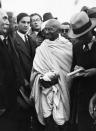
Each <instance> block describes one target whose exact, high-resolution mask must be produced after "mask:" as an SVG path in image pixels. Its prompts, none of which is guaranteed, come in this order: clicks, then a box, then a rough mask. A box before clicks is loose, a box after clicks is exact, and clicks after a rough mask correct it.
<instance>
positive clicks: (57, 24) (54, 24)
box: [45, 19, 61, 29]
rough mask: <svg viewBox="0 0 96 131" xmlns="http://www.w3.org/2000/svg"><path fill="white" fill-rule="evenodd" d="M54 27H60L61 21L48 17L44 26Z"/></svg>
mask: <svg viewBox="0 0 96 131" xmlns="http://www.w3.org/2000/svg"><path fill="white" fill-rule="evenodd" d="M49 27H50V28H51V27H54V28H56V29H61V23H60V22H59V21H58V20H56V19H50V20H48V22H46V25H45V28H49Z"/></svg>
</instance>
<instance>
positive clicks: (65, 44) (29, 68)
mask: <svg viewBox="0 0 96 131" xmlns="http://www.w3.org/2000/svg"><path fill="white" fill-rule="evenodd" d="M95 28H96V7H92V8H88V7H86V6H83V7H82V9H81V10H80V11H79V12H78V13H76V14H74V15H73V16H72V18H71V19H70V22H67V21H65V22H63V23H60V22H59V19H58V18H57V17H53V15H52V13H51V12H46V13H45V14H43V16H41V15H40V14H38V13H33V14H31V15H29V14H27V13H25V12H21V13H19V14H18V15H17V16H16V17H15V16H14V15H12V16H11V17H10V13H8V12H6V11H5V10H3V9H2V8H0V131H38V130H40V131H95V130H96V82H95V81H96V53H95V51H96V29H95Z"/></svg>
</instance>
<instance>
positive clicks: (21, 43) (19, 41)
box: [15, 34, 30, 58]
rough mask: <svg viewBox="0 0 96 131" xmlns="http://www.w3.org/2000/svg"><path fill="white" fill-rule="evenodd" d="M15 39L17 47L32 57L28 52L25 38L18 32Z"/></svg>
mask: <svg viewBox="0 0 96 131" xmlns="http://www.w3.org/2000/svg"><path fill="white" fill-rule="evenodd" d="M15 39H16V46H17V48H18V49H19V50H20V51H21V52H22V53H23V54H25V55H26V56H27V57H28V58H30V53H29V52H28V49H27V47H26V46H25V43H24V41H23V39H22V38H21V37H20V36H19V35H18V34H16V38H15Z"/></svg>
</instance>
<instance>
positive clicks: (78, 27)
mask: <svg viewBox="0 0 96 131" xmlns="http://www.w3.org/2000/svg"><path fill="white" fill-rule="evenodd" d="M70 25H71V26H70V29H69V32H68V36H69V37H70V38H77V37H80V36H82V35H84V34H86V33H87V32H88V31H90V30H91V29H93V28H94V27H95V26H96V18H89V17H88V15H87V13H86V12H85V11H81V12H79V13H77V14H75V15H74V16H73V17H72V18H71V20H70Z"/></svg>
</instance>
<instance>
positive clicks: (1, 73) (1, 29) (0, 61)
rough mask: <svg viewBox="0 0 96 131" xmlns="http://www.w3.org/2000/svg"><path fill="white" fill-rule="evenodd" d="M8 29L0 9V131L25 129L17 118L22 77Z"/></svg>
mask: <svg viewBox="0 0 96 131" xmlns="http://www.w3.org/2000/svg"><path fill="white" fill-rule="evenodd" d="M8 29H9V21H8V16H7V14H6V12H5V11H4V10H2V9H0V131H25V126H26V123H24V122H23V123H22V125H23V127H24V128H22V126H21V127H20V123H19V120H22V119H23V118H22V117H21V114H22V112H21V109H20V107H19V105H18V103H17V96H18V92H19V87H20V86H23V85H24V79H23V75H22V73H21V67H20V64H19V59H18V55H17V52H16V50H15V47H14V44H13V42H14V41H13V38H12V37H11V36H10V34H9V33H8ZM20 117H21V118H20ZM24 125H25V126H24Z"/></svg>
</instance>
